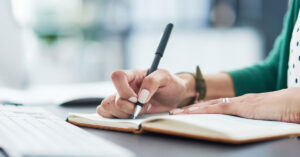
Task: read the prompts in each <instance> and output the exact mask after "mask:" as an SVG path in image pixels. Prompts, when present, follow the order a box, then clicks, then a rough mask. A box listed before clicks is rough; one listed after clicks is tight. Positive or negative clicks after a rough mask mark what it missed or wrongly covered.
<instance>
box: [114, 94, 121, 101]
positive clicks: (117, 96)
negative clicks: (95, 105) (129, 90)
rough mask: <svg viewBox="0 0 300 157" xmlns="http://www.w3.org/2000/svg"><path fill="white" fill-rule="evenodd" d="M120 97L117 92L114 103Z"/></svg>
mask: <svg viewBox="0 0 300 157" xmlns="http://www.w3.org/2000/svg"><path fill="white" fill-rule="evenodd" d="M119 98H120V96H119V94H118V93H117V94H116V97H115V103H117V101H118V99H119Z"/></svg>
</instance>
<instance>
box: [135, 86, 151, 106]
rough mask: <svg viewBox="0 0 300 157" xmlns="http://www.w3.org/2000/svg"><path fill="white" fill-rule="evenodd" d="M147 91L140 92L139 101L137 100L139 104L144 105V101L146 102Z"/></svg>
mask: <svg viewBox="0 0 300 157" xmlns="http://www.w3.org/2000/svg"><path fill="white" fill-rule="evenodd" d="M149 93H150V92H149V91H148V90H147V89H143V90H142V91H141V94H140V96H139V99H138V101H139V102H140V103H143V104H144V103H146V101H147V98H148V96H149Z"/></svg>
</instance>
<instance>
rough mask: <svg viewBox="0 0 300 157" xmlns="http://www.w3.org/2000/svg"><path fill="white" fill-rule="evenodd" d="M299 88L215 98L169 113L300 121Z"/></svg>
mask: <svg viewBox="0 0 300 157" xmlns="http://www.w3.org/2000/svg"><path fill="white" fill-rule="evenodd" d="M299 93H300V88H292V89H284V90H280V91H275V92H268V93H261V94H246V95H243V96H239V97H234V98H230V99H229V102H223V99H215V100H210V101H205V102H200V103H198V104H193V105H190V106H187V107H184V108H182V109H174V110H172V111H170V114H229V115H235V116H240V117H244V118H250V119H261V120H276V121H283V122H292V123H300V99H299Z"/></svg>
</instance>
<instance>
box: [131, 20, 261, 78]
mask: <svg viewBox="0 0 300 157" xmlns="http://www.w3.org/2000/svg"><path fill="white" fill-rule="evenodd" d="M162 31H163V28H162ZM160 38H161V34H160V33H147V34H143V33H141V34H139V33H136V34H133V35H132V37H131V39H130V42H129V57H128V58H129V59H130V61H129V68H130V69H131V68H134V69H145V68H149V67H150V65H151V62H152V60H153V58H154V53H155V51H156V48H157V46H158V43H159V41H160ZM262 45H263V43H262V40H261V37H260V36H259V34H258V33H257V32H256V31H255V30H253V29H250V28H235V29H202V30H194V31H189V30H185V31H182V30H181V31H180V30H176V25H175V27H174V29H173V32H172V34H171V37H170V40H169V43H168V45H167V48H166V50H165V54H164V57H163V58H162V59H161V63H160V65H159V67H160V68H166V69H168V70H170V71H171V72H173V73H176V72H182V71H191V72H194V71H195V69H196V66H197V65H199V66H200V68H201V69H202V71H203V72H204V73H215V72H219V71H227V70H232V69H237V68H241V67H245V66H249V65H252V64H254V63H257V62H259V61H261V59H262V56H261V55H262V54H263V53H262V51H263V47H262Z"/></svg>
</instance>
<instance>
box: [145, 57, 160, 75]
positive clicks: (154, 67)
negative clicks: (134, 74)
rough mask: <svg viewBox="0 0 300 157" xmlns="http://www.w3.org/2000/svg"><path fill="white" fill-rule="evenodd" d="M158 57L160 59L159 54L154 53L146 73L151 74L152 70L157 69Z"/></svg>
mask: <svg viewBox="0 0 300 157" xmlns="http://www.w3.org/2000/svg"><path fill="white" fill-rule="evenodd" d="M160 59H161V56H160V55H155V58H154V60H153V62H152V65H151V67H150V69H149V71H148V73H147V75H149V74H151V73H152V72H154V71H155V70H156V69H157V67H158V64H159V61H160Z"/></svg>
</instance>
